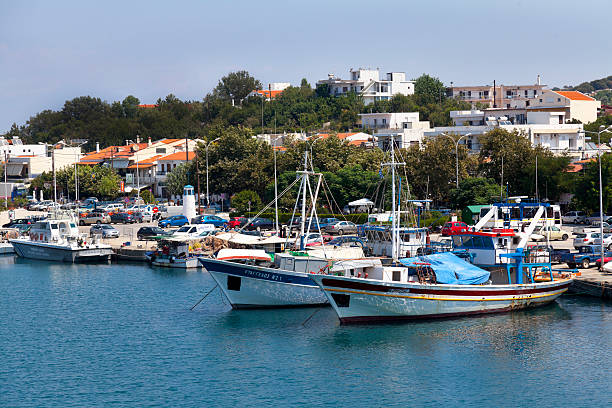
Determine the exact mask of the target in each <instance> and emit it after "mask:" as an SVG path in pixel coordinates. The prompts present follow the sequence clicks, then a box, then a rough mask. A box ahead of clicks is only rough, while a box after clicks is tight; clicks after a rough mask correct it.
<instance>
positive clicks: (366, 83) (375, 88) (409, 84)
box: [317, 68, 414, 105]
mask: <svg viewBox="0 0 612 408" xmlns="http://www.w3.org/2000/svg"><path fill="white" fill-rule="evenodd" d="M349 76H350V79H341V78H337V77H336V76H334V74H329V75H328V78H327V79H322V80H320V81H317V86H319V85H327V86H328V87H329V94H330V95H334V96H340V95H344V94H347V93H349V92H355V93H356V94H358V95H360V96H361V97H362V98H363V102H364V103H365V104H366V105H369V104H371V103H374V101H384V100H389V99H391V97H392V96H393V95H397V94H402V95H412V94H414V82H413V81H408V80H406V73H404V72H388V73H387V75H386V77H385V78H384V79H381V78H380V72H379V70H378V69H364V68H359V69H358V70H353V69H351V70H350V71H349Z"/></svg>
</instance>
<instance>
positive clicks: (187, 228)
mask: <svg viewBox="0 0 612 408" xmlns="http://www.w3.org/2000/svg"><path fill="white" fill-rule="evenodd" d="M190 228H191V227H181V228H179V229H177V230H176V232H188V231H189V229H190Z"/></svg>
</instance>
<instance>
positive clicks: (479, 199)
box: [450, 177, 500, 209]
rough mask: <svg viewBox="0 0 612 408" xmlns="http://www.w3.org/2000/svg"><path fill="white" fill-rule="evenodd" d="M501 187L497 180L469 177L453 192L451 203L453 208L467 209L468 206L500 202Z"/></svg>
mask: <svg viewBox="0 0 612 408" xmlns="http://www.w3.org/2000/svg"><path fill="white" fill-rule="evenodd" d="M499 193H500V186H499V184H496V183H495V180H493V179H488V178H483V177H468V178H466V179H463V180H461V182H460V183H459V188H458V189H453V190H451V193H450V201H451V203H452V205H453V208H459V209H462V208H465V207H467V206H468V205H479V204H490V203H491V202H493V201H494V200H495V198H497V199H498V200H499V197H500V196H499Z"/></svg>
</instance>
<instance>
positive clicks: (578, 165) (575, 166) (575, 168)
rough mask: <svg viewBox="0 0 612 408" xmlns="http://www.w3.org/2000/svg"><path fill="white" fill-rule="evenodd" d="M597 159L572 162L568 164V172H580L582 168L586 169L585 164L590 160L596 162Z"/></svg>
mask: <svg viewBox="0 0 612 408" xmlns="http://www.w3.org/2000/svg"><path fill="white" fill-rule="evenodd" d="M594 161H595V159H594V158H592V159H584V160H577V161H575V162H572V163H570V164H569V165H568V169H567V170H565V172H566V173H578V172H579V171H581V170H582V169H584V166H585V165H586V164H588V163H590V162H594Z"/></svg>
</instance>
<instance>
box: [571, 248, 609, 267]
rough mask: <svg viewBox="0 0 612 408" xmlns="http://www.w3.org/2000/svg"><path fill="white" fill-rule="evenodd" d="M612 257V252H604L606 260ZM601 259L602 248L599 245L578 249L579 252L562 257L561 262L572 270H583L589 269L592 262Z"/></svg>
mask: <svg viewBox="0 0 612 408" xmlns="http://www.w3.org/2000/svg"><path fill="white" fill-rule="evenodd" d="M608 256H612V252H610V251H607V252H604V258H605V257H608ZM600 258H601V247H599V246H597V245H585V246H582V247H580V248H579V249H578V252H568V253H566V254H562V255H561V262H564V263H566V264H567V266H569V267H570V268H575V267H576V266H580V267H581V268H584V269H586V268H588V267H589V266H591V263H592V262H595V260H597V259H600Z"/></svg>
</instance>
